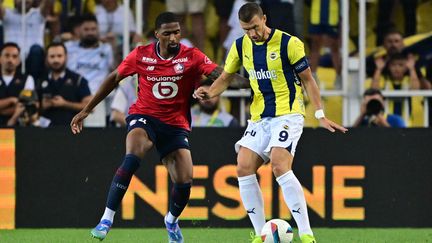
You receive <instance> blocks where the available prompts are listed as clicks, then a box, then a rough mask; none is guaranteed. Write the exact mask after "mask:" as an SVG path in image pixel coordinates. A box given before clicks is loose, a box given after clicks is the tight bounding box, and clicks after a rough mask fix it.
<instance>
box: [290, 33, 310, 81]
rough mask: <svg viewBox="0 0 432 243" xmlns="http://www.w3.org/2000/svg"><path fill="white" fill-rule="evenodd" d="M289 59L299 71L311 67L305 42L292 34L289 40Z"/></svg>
mask: <svg viewBox="0 0 432 243" xmlns="http://www.w3.org/2000/svg"><path fill="white" fill-rule="evenodd" d="M288 59H289V61H290V64H291V65H293V67H294V69H295V71H296V72H297V73H301V72H303V71H304V70H305V69H307V68H308V67H309V63H308V61H307V59H306V54H305V50H304V44H303V42H302V41H301V40H300V39H299V38H297V37H295V36H291V38H290V40H289V41H288Z"/></svg>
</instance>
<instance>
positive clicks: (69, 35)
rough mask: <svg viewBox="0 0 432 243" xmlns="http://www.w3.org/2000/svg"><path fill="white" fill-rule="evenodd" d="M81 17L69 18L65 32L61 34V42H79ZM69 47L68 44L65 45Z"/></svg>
mask: <svg viewBox="0 0 432 243" xmlns="http://www.w3.org/2000/svg"><path fill="white" fill-rule="evenodd" d="M81 24H82V21H81V16H71V17H69V19H68V20H67V24H66V25H67V27H66V32H63V33H62V34H61V41H62V42H70V41H71V42H77V43H78V42H79V40H80V29H81ZM67 45H69V44H67Z"/></svg>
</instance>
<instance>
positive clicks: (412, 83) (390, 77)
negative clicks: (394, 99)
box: [371, 53, 420, 90]
mask: <svg viewBox="0 0 432 243" xmlns="http://www.w3.org/2000/svg"><path fill="white" fill-rule="evenodd" d="M375 65H376V67H377V68H376V70H375V74H374V76H373V80H372V84H371V87H372V88H375V89H385V90H400V89H405V90H407V89H419V88H420V80H419V78H418V76H417V72H416V69H415V59H414V56H413V55H411V54H410V55H408V56H406V55H404V54H402V53H395V54H392V55H391V56H390V58H389V60H388V61H387V67H388V73H387V74H385V75H383V69H384V68H385V67H386V63H385V61H384V60H383V59H382V58H377V59H375Z"/></svg>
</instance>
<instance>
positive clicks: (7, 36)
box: [0, 0, 57, 78]
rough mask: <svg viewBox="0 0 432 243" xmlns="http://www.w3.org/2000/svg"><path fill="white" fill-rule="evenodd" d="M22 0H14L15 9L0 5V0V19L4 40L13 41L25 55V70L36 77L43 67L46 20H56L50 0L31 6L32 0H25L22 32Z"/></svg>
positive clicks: (0, 3)
mask: <svg viewBox="0 0 432 243" xmlns="http://www.w3.org/2000/svg"><path fill="white" fill-rule="evenodd" d="M22 1H23V0H15V9H9V8H4V7H2V2H3V1H2V0H0V19H2V20H3V28H4V42H14V43H17V44H18V46H19V47H20V48H21V49H22V51H23V52H24V55H25V56H26V61H25V65H26V71H27V72H28V73H30V74H31V75H32V76H33V77H34V78H38V77H39V76H40V75H41V74H42V70H43V69H44V65H43V64H44V51H43V48H44V33H45V23H46V22H47V21H52V22H54V21H56V20H57V18H56V17H54V16H53V15H51V14H52V13H53V7H52V6H53V5H52V2H51V0H42V1H41V3H40V6H39V7H37V8H33V7H32V5H33V0H24V1H25V20H26V25H25V28H26V32H25V33H24V34H23V32H22V28H21V22H22V20H23V16H22V14H21V5H22V4H21V3H22Z"/></svg>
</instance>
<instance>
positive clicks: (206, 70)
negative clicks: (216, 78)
mask: <svg viewBox="0 0 432 243" xmlns="http://www.w3.org/2000/svg"><path fill="white" fill-rule="evenodd" d="M194 59H195V60H196V63H195V64H196V65H197V67H198V70H199V72H200V73H201V74H203V75H206V76H207V75H209V74H210V73H211V72H213V70H214V69H215V68H216V67H217V65H216V64H215V63H213V62H212V60H210V58H208V57H207V56H206V55H205V54H204V53H202V52H201V51H199V50H198V49H194Z"/></svg>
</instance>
